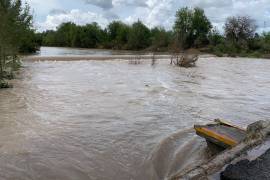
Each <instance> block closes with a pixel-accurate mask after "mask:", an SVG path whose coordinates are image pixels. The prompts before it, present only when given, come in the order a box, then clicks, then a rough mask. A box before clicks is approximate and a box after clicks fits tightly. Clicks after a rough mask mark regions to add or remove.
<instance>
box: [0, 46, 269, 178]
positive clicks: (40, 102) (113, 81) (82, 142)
mask: <svg viewBox="0 0 270 180" xmlns="http://www.w3.org/2000/svg"><path fill="white" fill-rule="evenodd" d="M56 51H57V49H56ZM269 67H270V60H262V59H241V58H235V59H230V58H213V57H212V58H200V60H199V62H198V63H197V67H195V68H190V69H185V68H178V67H175V66H171V65H170V63H169V60H160V61H157V64H156V65H154V66H152V65H151V62H148V61H145V62H142V63H141V64H137V65H134V64H130V63H129V62H128V61H121V60H120V61H118V60H117V61H76V62H75V61H74V62H72V61H69V62H65V61H64V62H62V61H61V62H52V61H50V62H49V61H48V62H46V61H45V62H28V61H25V62H23V68H22V69H21V70H20V73H19V75H18V78H17V79H16V80H13V81H12V83H13V85H14V88H13V89H6V90H0V179H12V180H13V179H16V180H29V179H30V180H36V179H39V180H48V179H49V180H74V179H78V180H90V179H91V180H92V179H93V180H103V179H104V180H111V179H117V180H128V179H130V180H131V179H132V180H144V179H145V180H151V179H153V180H159V179H165V178H166V177H169V176H170V175H172V174H174V173H175V172H177V171H179V170H181V169H183V168H185V167H188V166H189V165H191V164H192V163H193V162H198V161H205V160H207V158H208V156H207V149H206V144H205V142H204V140H203V139H202V138H199V137H197V136H196V135H195V133H194V132H193V130H192V127H193V125H194V124H195V123H207V122H210V121H212V120H213V119H215V118H223V119H228V120H231V121H232V122H233V123H236V124H238V125H241V126H246V125H247V124H249V123H252V122H254V121H257V120H267V119H269V117H270V71H269Z"/></svg>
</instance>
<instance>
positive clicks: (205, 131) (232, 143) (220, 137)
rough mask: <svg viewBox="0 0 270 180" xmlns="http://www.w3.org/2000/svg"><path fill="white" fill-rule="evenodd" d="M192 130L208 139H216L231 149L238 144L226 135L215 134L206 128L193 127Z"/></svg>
mask: <svg viewBox="0 0 270 180" xmlns="http://www.w3.org/2000/svg"><path fill="white" fill-rule="evenodd" d="M194 128H195V130H196V131H197V132H199V133H201V134H205V135H207V136H209V137H212V138H214V139H216V140H218V141H220V142H222V143H224V144H227V145H229V146H231V147H233V146H236V145H237V144H238V142H237V141H236V140H234V139H232V138H230V137H228V136H226V135H222V134H218V133H217V132H214V131H211V130H209V129H207V128H204V127H194Z"/></svg>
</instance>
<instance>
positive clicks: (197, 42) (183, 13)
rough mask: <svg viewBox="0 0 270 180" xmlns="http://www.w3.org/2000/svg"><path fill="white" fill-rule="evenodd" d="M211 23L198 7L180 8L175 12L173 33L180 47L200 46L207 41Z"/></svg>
mask: <svg viewBox="0 0 270 180" xmlns="http://www.w3.org/2000/svg"><path fill="white" fill-rule="evenodd" d="M211 28H212V25H211V23H210V21H209V20H208V18H207V17H206V16H205V14H204V11H203V10H202V9H200V8H195V9H189V8H187V7H185V8H182V9H180V10H178V11H177V12H176V21H175V24H174V28H173V29H174V33H175V35H176V39H177V40H178V43H179V45H180V46H181V48H183V49H184V48H189V47H192V46H196V47H199V46H202V45H205V44H207V43H208V39H207V35H208V33H209V32H210V30H211Z"/></svg>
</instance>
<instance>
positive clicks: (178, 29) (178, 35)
mask: <svg viewBox="0 0 270 180" xmlns="http://www.w3.org/2000/svg"><path fill="white" fill-rule="evenodd" d="M223 28H224V31H223V33H222V34H221V33H220V32H219V31H218V30H217V28H216V27H213V26H212V24H211V22H210V20H209V19H208V18H207V17H206V15H205V13H204V11H203V10H202V9H200V8H194V9H190V8H182V9H180V10H178V11H177V12H176V20H175V23H174V26H173V29H172V30H169V31H167V30H165V29H164V28H163V27H155V28H152V29H149V28H148V27H147V26H146V25H144V24H143V23H142V22H141V21H139V20H138V21H137V22H135V23H134V24H132V25H128V24H125V23H123V22H121V21H114V22H111V23H110V24H109V25H108V26H107V27H106V28H104V29H103V28H101V27H100V26H99V25H98V24H97V23H95V22H94V23H92V24H87V25H84V26H79V25H76V24H74V23H71V22H67V23H63V24H61V25H60V26H59V27H58V28H57V30H56V31H53V30H50V31H46V32H43V33H38V34H36V39H37V40H38V44H40V45H43V46H60V47H80V48H108V49H121V50H145V49H146V50H152V51H174V52H176V51H183V50H184V49H188V48H199V49H201V50H204V51H207V52H211V53H215V54H217V55H220V56H221V55H224V54H228V55H231V56H234V55H241V56H260V55H262V54H269V53H270V52H269V51H270V33H263V34H258V33H256V28H257V26H256V22H255V21H254V20H252V19H251V18H250V17H247V16H236V17H228V18H227V20H226V23H225V25H224V27H223Z"/></svg>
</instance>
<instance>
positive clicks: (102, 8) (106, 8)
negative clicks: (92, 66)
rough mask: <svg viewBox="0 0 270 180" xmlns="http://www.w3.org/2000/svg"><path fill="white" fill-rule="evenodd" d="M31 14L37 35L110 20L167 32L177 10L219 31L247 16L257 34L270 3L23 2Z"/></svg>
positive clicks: (269, 23)
mask: <svg viewBox="0 0 270 180" xmlns="http://www.w3.org/2000/svg"><path fill="white" fill-rule="evenodd" d="M25 1H27V2H28V4H30V6H31V8H32V9H33V11H34V17H35V26H36V27H37V28H38V30H39V31H43V30H47V29H55V28H56V27H57V26H58V25H59V24H61V23H63V22H67V21H72V22H75V23H76V24H80V25H83V24H86V23H91V22H94V21H95V22H98V23H99V24H100V25H101V26H102V27H105V26H106V25H107V24H108V23H109V22H111V21H113V20H122V21H124V22H126V23H130V24H131V23H133V22H134V21H137V20H138V19H140V20H142V21H143V22H144V23H145V24H146V25H147V26H149V27H154V26H163V27H165V28H166V29H170V28H172V26H173V22H174V16H175V12H176V11H177V9H179V8H181V7H185V6H188V7H200V8H203V9H204V10H205V12H206V15H207V16H208V17H209V19H210V20H211V22H212V23H213V25H214V26H217V27H218V28H219V29H220V28H222V26H223V24H224V21H225V19H226V17H228V16H232V15H248V16H250V17H252V18H253V19H255V20H256V21H257V25H258V27H259V31H263V30H270V0H25Z"/></svg>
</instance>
